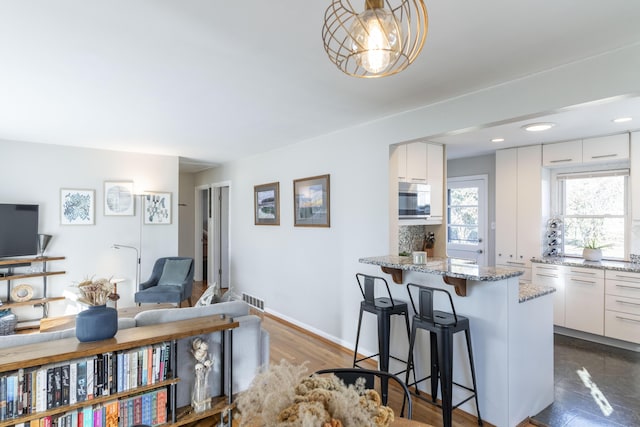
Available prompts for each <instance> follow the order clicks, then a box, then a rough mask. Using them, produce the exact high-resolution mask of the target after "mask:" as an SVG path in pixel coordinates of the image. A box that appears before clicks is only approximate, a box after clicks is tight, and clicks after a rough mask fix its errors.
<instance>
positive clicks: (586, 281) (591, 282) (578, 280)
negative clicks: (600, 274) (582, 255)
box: [571, 279, 596, 285]
mask: <svg viewBox="0 0 640 427" xmlns="http://www.w3.org/2000/svg"><path fill="white" fill-rule="evenodd" d="M571 281H572V282H579V283H589V284H591V285H595V284H596V282H594V281H591V280H580V279H571Z"/></svg>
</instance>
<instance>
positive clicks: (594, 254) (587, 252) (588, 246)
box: [582, 237, 611, 261]
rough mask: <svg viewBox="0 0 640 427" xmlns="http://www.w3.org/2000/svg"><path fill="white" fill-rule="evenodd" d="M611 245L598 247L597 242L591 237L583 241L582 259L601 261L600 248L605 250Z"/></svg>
mask: <svg viewBox="0 0 640 427" xmlns="http://www.w3.org/2000/svg"><path fill="white" fill-rule="evenodd" d="M607 246H611V245H600V244H598V240H597V239H596V238H595V237H593V238H589V239H585V242H584V245H583V246H582V258H584V259H585V260H586V261H601V260H602V248H606V247H607Z"/></svg>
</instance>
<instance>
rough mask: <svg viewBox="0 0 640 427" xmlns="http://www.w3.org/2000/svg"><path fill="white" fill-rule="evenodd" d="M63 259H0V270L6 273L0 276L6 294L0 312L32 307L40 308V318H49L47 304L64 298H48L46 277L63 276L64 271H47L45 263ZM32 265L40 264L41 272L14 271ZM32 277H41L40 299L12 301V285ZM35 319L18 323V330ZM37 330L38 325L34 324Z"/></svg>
mask: <svg viewBox="0 0 640 427" xmlns="http://www.w3.org/2000/svg"><path fill="white" fill-rule="evenodd" d="M63 259H65V257H33V258H11V259H0V269H4V268H6V269H7V271H6V272H5V273H4V275H2V276H0V282H7V294H6V299H4V300H2V305H0V310H5V309H8V308H14V307H21V306H23V307H24V306H33V307H41V308H42V318H46V317H48V316H49V303H50V302H52V301H60V300H64V297H49V296H48V292H47V277H49V276H55V275H60V274H65V273H66V272H65V271H47V263H48V262H51V261H60V260H63ZM34 263H42V270H41V271H38V272H21V271H16V270H15V269H16V268H20V267H29V266H31V265H32V264H34ZM33 277H41V278H42V297H40V298H32V299H29V300H27V301H16V300H13V299H12V296H11V291H12V290H13V283H12V282H14V281H16V280H20V279H29V278H33ZM33 320H35V319H31V321H26V322H20V321H19V322H18V329H21V328H20V326H21V325H20V324H21V323H25V326H27V327H28V325H27V323H28V322H31V323H32V322H33ZM38 320H39V319H38ZM35 327H36V328H37V327H38V325H37V324H36V325H35Z"/></svg>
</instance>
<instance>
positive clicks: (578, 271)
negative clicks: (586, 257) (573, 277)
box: [571, 269, 596, 276]
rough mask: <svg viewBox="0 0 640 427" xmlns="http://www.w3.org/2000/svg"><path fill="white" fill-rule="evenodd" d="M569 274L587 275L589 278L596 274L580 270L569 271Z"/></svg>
mask: <svg viewBox="0 0 640 427" xmlns="http://www.w3.org/2000/svg"><path fill="white" fill-rule="evenodd" d="M571 272H572V273H576V274H588V275H590V276H595V274H596V273H595V272H593V271H582V270H573V269H571Z"/></svg>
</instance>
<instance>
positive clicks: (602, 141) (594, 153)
mask: <svg viewBox="0 0 640 427" xmlns="http://www.w3.org/2000/svg"><path fill="white" fill-rule="evenodd" d="M627 159H629V134H626V133H622V134H618V135H609V136H603V137H600V138H589V139H585V140H583V141H582V162H583V163H592V162H603V161H618V160H627Z"/></svg>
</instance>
